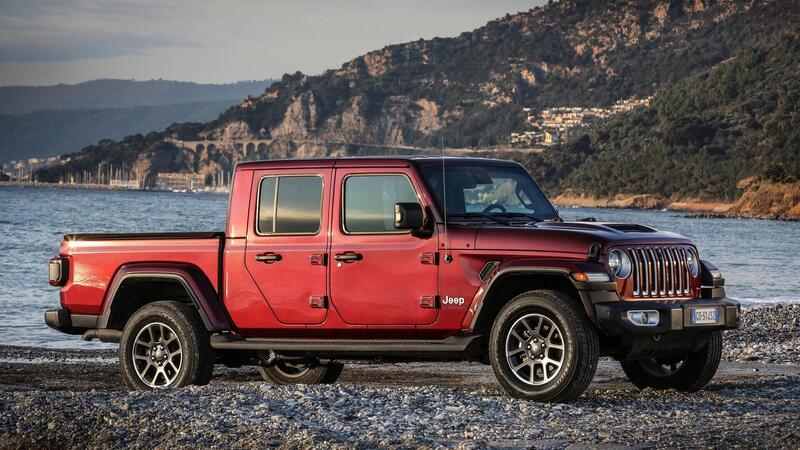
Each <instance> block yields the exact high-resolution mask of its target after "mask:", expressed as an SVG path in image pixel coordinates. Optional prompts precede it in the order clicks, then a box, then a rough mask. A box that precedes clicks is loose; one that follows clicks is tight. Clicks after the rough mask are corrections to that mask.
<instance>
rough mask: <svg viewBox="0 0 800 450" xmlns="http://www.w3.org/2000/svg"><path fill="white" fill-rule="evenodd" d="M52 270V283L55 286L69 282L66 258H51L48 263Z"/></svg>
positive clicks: (50, 270)
mask: <svg viewBox="0 0 800 450" xmlns="http://www.w3.org/2000/svg"><path fill="white" fill-rule="evenodd" d="M48 269H49V272H50V274H49V275H50V277H49V278H50V284H51V285H53V286H63V285H65V284H66V283H67V278H68V275H69V272H68V270H69V269H68V266H67V259H66V258H51V259H50V262H49V263H48Z"/></svg>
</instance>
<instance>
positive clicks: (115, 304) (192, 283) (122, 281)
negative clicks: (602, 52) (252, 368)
mask: <svg viewBox="0 0 800 450" xmlns="http://www.w3.org/2000/svg"><path fill="white" fill-rule="evenodd" d="M131 281H133V282H136V281H139V282H142V283H147V282H148V281H152V282H153V283H154V284H157V283H159V282H165V281H166V282H170V283H174V284H171V286H173V287H176V288H177V286H180V288H181V289H183V290H184V291H185V295H182V297H184V298H186V299H188V301H189V302H190V303H192V304H193V305H194V307H195V308H197V312H198V314H200V317H201V318H202V319H203V324H204V325H205V327H206V329H207V330H208V331H212V332H217V331H228V330H231V329H232V328H233V327H232V325H231V324H232V321H231V320H230V318H229V317H228V314H227V312H226V311H225V308H224V307H223V305H222V301H221V300H220V298H219V296H218V295H217V292H216V291H215V290H214V287H213V285H212V284H211V282H210V281H209V280H208V277H206V275H205V274H204V273H203V271H202V270H200V269H199V268H198V267H197V266H194V265H192V264H183V263H142V264H128V265H124V266H122V267H120V268H119V270H117V273H116V274H115V275H114V278H113V280H112V282H111V283H110V284H109V288H108V290H107V291H106V295H105V297H104V298H103V306H102V309H101V314H100V317H99V319H98V321H97V328H109V327H112V328H114V327H118V326H119V324H117V323H115V322H117V321H118V320H117V319H119V317H118V316H119V314H120V311H125V308H124V306H125V305H121V303H123V302H126V301H127V300H128V298H127V296H126V295H125V289H124V288H125V287H126V286H129V285H126V283H127V282H131ZM156 297H157V296H156ZM167 299H169V298H147V299H146V301H145V302H144V303H142V304H146V303H150V302H154V301H159V300H167ZM138 306H141V305H138Z"/></svg>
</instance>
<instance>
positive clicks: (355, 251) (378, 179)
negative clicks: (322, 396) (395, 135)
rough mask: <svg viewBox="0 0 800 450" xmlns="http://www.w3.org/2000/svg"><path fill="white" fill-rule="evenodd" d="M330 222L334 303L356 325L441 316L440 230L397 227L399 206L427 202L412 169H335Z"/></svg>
mask: <svg viewBox="0 0 800 450" xmlns="http://www.w3.org/2000/svg"><path fill="white" fill-rule="evenodd" d="M335 183H336V194H335V195H336V200H337V203H338V206H337V208H336V210H335V212H334V213H333V214H334V220H333V221H332V224H333V225H332V236H333V238H332V242H331V268H330V270H331V303H332V305H333V306H334V307H335V308H336V311H337V312H338V313H339V314H340V316H341V317H342V319H343V320H344V321H345V322H347V323H350V324H359V325H364V324H366V325H406V326H407V325H427V324H431V323H433V322H435V321H436V318H437V317H438V312H439V310H438V309H437V304H436V303H437V302H436V296H437V293H438V292H437V276H438V266H437V265H436V252H437V250H438V249H437V246H438V244H437V242H438V240H437V235H434V236H432V237H427V238H420V237H415V236H413V235H412V234H411V233H410V232H408V231H397V230H395V229H394V205H395V203H398V202H418V203H421V204H422V206H423V208H424V207H425V204H424V203H423V201H422V197H421V196H420V195H418V192H420V187H419V186H416V185H415V181H414V177H413V174H412V173H411V171H410V170H409V169H408V168H399V167H398V168H393V169H392V170H376V169H369V168H337V169H336V181H335Z"/></svg>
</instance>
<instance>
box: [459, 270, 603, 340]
mask: <svg viewBox="0 0 800 450" xmlns="http://www.w3.org/2000/svg"><path fill="white" fill-rule="evenodd" d="M584 284H586V283H580V285H579V284H578V283H576V282H575V281H574V280H572V278H571V277H570V272H569V270H567V269H560V268H552V267H541V268H540V267H523V268H513V269H507V270H500V271H499V272H498V273H497V274H496V275H495V276H494V277H493V278H492V279H491V280H490V282H489V284H488V286H487V288H486V289H485V292H486V294H485V295H484V296H483V298H482V299H480V302H479V303H478V306H477V307H476V309H475V313H474V315H473V318H472V324H471V326H470V331H471V332H476V333H488V332H489V330H491V328H492V323H493V322H494V319H495V317H497V315H498V314H499V313H500V311H501V310H502V309H503V307H504V306H505V305H506V304H507V303H508V302H510V301H511V300H512V299H514V297H516V296H517V295H519V294H521V293H523V292H527V291H532V290H552V291H557V292H562V293H564V294H566V295H568V296H569V297H570V298H572V299H573V300H574V301H576V302H580V303H581V305H582V306H583V309H584V311H585V312H586V315H587V316H588V317H589V318H590V319H591V320H592V322H594V318H595V311H594V306H593V304H592V303H591V300H590V299H589V298H588V297H587V296H585V295H581V291H582V290H583V288H584V286H582V285H584Z"/></svg>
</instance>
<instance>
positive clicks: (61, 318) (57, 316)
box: [44, 308, 97, 334]
mask: <svg viewBox="0 0 800 450" xmlns="http://www.w3.org/2000/svg"><path fill="white" fill-rule="evenodd" d="M44 323H46V324H47V326H48V327H50V328H52V329H54V330H56V331H60V332H62V333H67V334H83V333H84V332H85V331H86V330H89V329H94V328H97V316H96V315H93V314H72V313H71V312H70V311H69V310H68V309H65V308H59V309H51V310H49V311H47V312H45V313H44Z"/></svg>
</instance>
